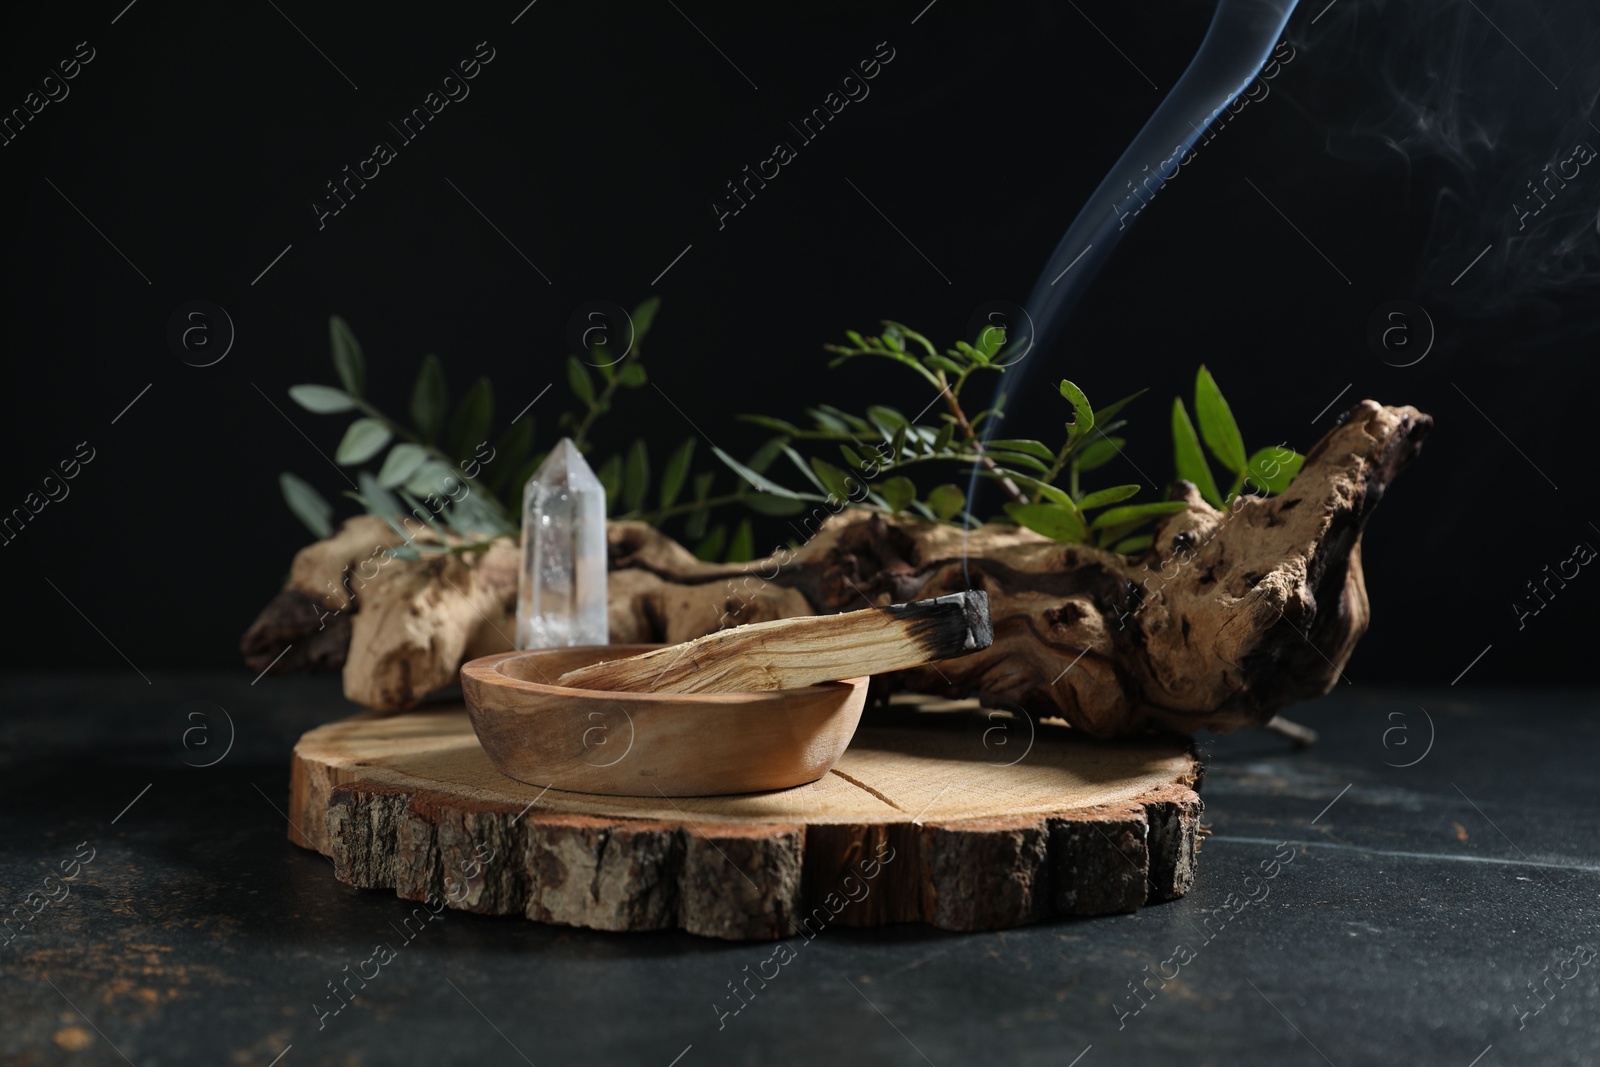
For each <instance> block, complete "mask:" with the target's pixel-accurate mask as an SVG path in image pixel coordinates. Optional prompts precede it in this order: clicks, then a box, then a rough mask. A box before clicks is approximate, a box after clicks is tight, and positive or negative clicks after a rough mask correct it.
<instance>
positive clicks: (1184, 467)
mask: <svg viewBox="0 0 1600 1067" xmlns="http://www.w3.org/2000/svg"><path fill="white" fill-rule="evenodd" d="M1172 449H1173V459H1174V461H1175V462H1176V463H1177V466H1178V477H1179V478H1182V479H1183V480H1184V481H1187V482H1193V483H1194V484H1195V487H1196V488H1198V489H1199V490H1200V495H1201V496H1202V497H1204V498H1205V501H1206V503H1208V504H1210V505H1211V506H1212V507H1214V508H1220V507H1221V506H1222V494H1221V493H1219V492H1217V480H1216V479H1215V478H1214V477H1212V475H1211V465H1210V464H1209V463H1207V462H1206V454H1205V453H1204V452H1202V451H1200V439H1199V438H1198V437H1196V436H1195V433H1194V423H1192V422H1190V421H1189V412H1188V409H1186V408H1185V407H1184V406H1183V398H1182V397H1173V399H1172Z"/></svg>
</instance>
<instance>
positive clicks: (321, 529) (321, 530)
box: [278, 471, 333, 538]
mask: <svg viewBox="0 0 1600 1067" xmlns="http://www.w3.org/2000/svg"><path fill="white" fill-rule="evenodd" d="M278 488H279V489H281V490H282V491H283V501H284V503H286V504H288V505H289V510H290V511H292V512H293V513H294V516H295V518H297V519H299V520H300V521H301V522H303V523H305V524H306V529H308V530H310V531H311V532H312V533H313V534H314V535H316V536H317V537H318V538H324V537H329V536H331V535H332V534H333V505H332V504H330V503H328V502H327V501H326V500H324V499H323V498H322V494H321V493H319V492H317V491H316V490H315V489H313V488H311V483H309V482H307V481H306V480H305V479H303V478H298V477H296V476H295V475H293V474H290V473H288V472H287V471H285V472H284V473H282V474H280V475H278Z"/></svg>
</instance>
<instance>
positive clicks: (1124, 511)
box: [1089, 500, 1189, 530]
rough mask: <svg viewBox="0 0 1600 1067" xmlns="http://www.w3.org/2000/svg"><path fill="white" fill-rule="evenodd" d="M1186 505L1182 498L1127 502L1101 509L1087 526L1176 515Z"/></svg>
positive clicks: (1096, 526) (1118, 524)
mask: <svg viewBox="0 0 1600 1067" xmlns="http://www.w3.org/2000/svg"><path fill="white" fill-rule="evenodd" d="M1188 506H1189V505H1188V504H1186V503H1184V502H1183V501H1182V500H1161V501H1157V502H1156V503H1153V504H1128V505H1127V506H1125V507H1120V508H1112V509H1111V510H1110V511H1102V512H1101V513H1100V514H1099V515H1097V516H1095V520H1094V522H1092V523H1090V524H1089V528H1090V529H1091V530H1104V529H1106V528H1107V527H1110V526H1120V525H1121V524H1123V523H1125V522H1134V521H1136V520H1144V519H1153V518H1155V517H1157V516H1159V515H1176V514H1177V513H1178V512H1180V511H1183V510H1184V509H1185V508H1187V507H1188Z"/></svg>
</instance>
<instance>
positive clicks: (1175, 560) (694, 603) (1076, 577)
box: [242, 400, 1433, 738]
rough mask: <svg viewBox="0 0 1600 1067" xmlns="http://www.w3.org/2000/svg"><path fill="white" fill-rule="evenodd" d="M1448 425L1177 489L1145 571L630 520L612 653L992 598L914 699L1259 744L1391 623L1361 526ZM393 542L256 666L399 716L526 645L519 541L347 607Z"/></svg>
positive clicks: (613, 594)
mask: <svg viewBox="0 0 1600 1067" xmlns="http://www.w3.org/2000/svg"><path fill="white" fill-rule="evenodd" d="M1432 424H1433V420H1432V419H1431V418H1430V417H1429V416H1427V415H1426V414H1424V413H1422V412H1420V411H1417V410H1416V409H1415V408H1410V407H1385V406H1383V405H1380V404H1377V403H1375V402H1373V401H1371V400H1363V401H1361V402H1360V403H1358V404H1356V405H1355V406H1354V407H1352V408H1351V409H1350V411H1349V413H1348V416H1347V417H1346V418H1345V419H1344V420H1343V421H1342V422H1341V423H1340V424H1339V425H1337V426H1335V427H1334V428H1333V429H1332V430H1330V431H1329V432H1328V433H1327V435H1326V436H1324V437H1323V438H1322V440H1321V441H1320V442H1318V443H1317V444H1316V446H1315V447H1313V448H1312V449H1310V451H1309V452H1308V453H1307V455H1306V461H1305V466H1304V467H1303V468H1302V469H1301V471H1300V473H1299V474H1298V475H1297V476H1296V478H1295V480H1294V482H1293V484H1292V485H1291V486H1290V487H1289V489H1288V490H1287V491H1286V492H1284V493H1283V494H1282V495H1280V496H1275V497H1271V498H1260V497H1254V496H1248V495H1247V496H1244V497H1240V498H1239V499H1238V501H1237V502H1236V504H1235V506H1230V507H1228V508H1226V509H1224V510H1220V511H1219V510H1217V509H1215V508H1212V507H1211V506H1210V505H1209V504H1207V503H1206V502H1205V501H1203V500H1202V499H1200V497H1199V494H1198V492H1197V491H1196V490H1195V488H1194V487H1193V486H1192V485H1188V483H1182V482H1180V483H1178V485H1177V487H1176V489H1175V490H1174V494H1173V495H1174V496H1175V497H1177V498H1181V499H1183V500H1185V501H1187V502H1188V504H1189V505H1190V506H1189V507H1188V508H1187V509H1186V510H1185V511H1183V512H1181V513H1179V514H1176V515H1171V516H1168V517H1166V518H1165V519H1164V520H1162V521H1160V522H1158V523H1157V524H1156V526H1155V528H1154V531H1153V533H1154V537H1155V541H1154V544H1153V545H1152V546H1151V547H1150V548H1149V549H1148V550H1147V551H1145V552H1143V553H1141V554H1139V555H1137V556H1122V555H1118V554H1116V553H1112V552H1108V551H1104V550H1101V549H1096V548H1093V547H1091V546H1088V545H1069V544H1058V543H1056V542H1054V541H1049V540H1046V539H1045V538H1044V537H1042V536H1040V535H1038V534H1036V533H1033V532H1031V531H1028V530H1019V529H1017V528H1016V527H1009V526H1003V525H987V526H984V527H982V528H980V529H977V530H972V531H962V530H958V529H956V528H954V527H951V526H944V525H938V524H934V523H928V522H923V521H921V520H917V519H909V518H893V519H890V520H887V521H886V520H885V519H883V518H882V517H880V516H877V515H872V516H866V517H862V516H860V515H859V514H857V513H853V512H848V511H847V512H844V513H842V514H839V515H837V516H832V515H831V514H830V511H829V509H828V508H826V507H823V506H819V507H817V508H816V509H815V510H814V511H813V512H812V513H810V514H809V515H806V516H802V517H800V518H798V519H797V520H796V521H795V523H794V526H795V528H796V529H797V530H800V531H801V532H802V533H803V535H804V538H805V543H804V544H803V545H802V546H801V547H800V548H798V549H796V550H794V551H789V550H787V549H783V550H779V552H778V553H777V554H776V555H774V556H772V557H769V558H767V559H763V560H755V561H752V562H750V563H721V564H714V563H706V562H703V561H700V560H698V559H696V558H695V557H694V556H693V554H692V553H690V552H689V550H688V549H686V548H684V547H683V546H681V545H679V544H677V543H676V542H674V541H673V540H672V539H671V538H669V537H667V536H666V535H665V534H663V533H661V532H660V531H658V530H654V529H652V528H651V527H649V526H646V525H644V524H643V523H637V522H613V523H611V525H610V529H609V534H608V536H609V544H610V572H609V577H608V604H609V614H610V627H611V630H610V632H611V640H613V641H615V642H618V643H623V644H627V643H646V642H661V643H668V644H674V643H678V642H681V641H687V640H690V639H693V638H696V637H700V636H702V635H704V634H707V633H711V632H713V631H716V630H719V629H721V628H724V627H726V626H729V625H730V624H731V623H730V620H731V622H732V623H738V624H741V625H742V624H747V623H758V622H763V621H767V620H771V619H783V618H790V617H793V616H797V615H815V614H826V613H831V612H837V611H843V610H847V609H852V608H860V607H862V606H863V605H864V604H869V603H870V604H872V605H876V606H882V605H885V604H890V603H901V602H904V601H909V600H917V599H920V598H925V597H932V596H939V595H943V594H947V593H953V592H966V591H968V590H981V591H983V592H986V593H987V594H988V597H989V605H990V612H991V615H992V618H993V622H994V643H993V645H992V646H991V647H989V648H988V649H986V650H983V651H981V652H976V653H974V654H972V655H968V656H964V657H962V658H961V659H960V660H959V661H958V662H957V663H955V664H951V665H948V666H947V665H937V666H930V667H919V668H913V669H911V670H907V671H902V672H900V673H898V674H896V675H895V678H894V680H895V684H896V685H897V686H899V687H901V688H905V689H910V690H914V691H919V692H924V693H932V694H937V695H940V696H969V695H972V694H974V693H976V694H980V695H981V696H982V697H983V698H984V700H985V702H986V703H991V704H1003V705H1011V706H1021V707H1023V708H1026V709H1027V710H1028V711H1029V712H1030V713H1032V714H1033V715H1035V716H1060V717H1062V718H1064V719H1066V720H1067V721H1068V722H1069V723H1071V724H1072V725H1073V726H1075V727H1077V728H1078V729H1080V730H1083V731H1084V732H1086V733H1089V734H1092V735H1094V736H1097V737H1108V738H1109V737H1125V736H1131V735H1137V734H1141V733H1144V732H1146V731H1148V730H1150V729H1152V728H1161V729H1176V730H1181V731H1185V732H1192V731H1195V730H1199V729H1202V728H1205V729H1210V730H1216V731H1229V730H1236V729H1239V728H1241V727H1246V726H1260V725H1263V724H1265V723H1268V722H1270V721H1271V720H1272V719H1273V717H1274V716H1275V715H1276V713H1277V712H1278V711H1279V710H1281V709H1283V708H1285V707H1287V706H1289V705H1290V704H1293V703H1294V702H1295V701H1297V700H1305V699H1309V698H1312V697H1317V696H1321V695H1322V694H1323V693H1326V692H1327V691H1328V690H1329V689H1330V688H1331V687H1332V686H1333V685H1335V684H1337V682H1338V679H1339V675H1340V671H1341V670H1342V669H1343V666H1344V664H1345V662H1346V661H1347V660H1348V659H1349V657H1350V654H1351V652H1352V651H1353V650H1354V648H1355V644H1356V642H1357V641H1358V640H1359V639H1360V637H1361V635H1362V634H1363V633H1364V632H1365V630H1366V627H1367V621H1368V618H1369V615H1370V610H1369V606H1368V602H1367V596H1366V588H1365V585H1364V584H1363V579H1362V569H1361V552H1362V529H1363V527H1364V525H1365V523H1366V521H1367V519H1368V518H1369V517H1370V516H1371V514H1372V511H1373V509H1374V508H1375V507H1376V506H1377V504H1378V502H1379V501H1380V500H1381V499H1382V498H1383V496H1384V494H1385V493H1386V492H1387V491H1388V489H1389V487H1390V485H1391V484H1392V483H1393V481H1394V479H1395V478H1396V477H1397V476H1398V474H1399V473H1400V471H1401V470H1403V469H1404V468H1405V467H1406V466H1407V465H1408V464H1409V463H1410V462H1411V460H1412V459H1413V458H1414V457H1415V456H1416V455H1417V453H1418V451H1419V450H1420V449H1421V447H1422V443H1423V440H1424V438H1425V437H1426V436H1427V433H1428V430H1429V428H1430V427H1431V426H1432ZM393 541H394V535H393V533H392V532H390V531H389V530H388V528H387V526H386V525H385V524H384V522H383V520H382V519H380V518H377V517H375V516H360V517H358V518H356V519H352V520H350V522H349V523H347V524H346V525H345V527H344V528H342V529H341V530H340V531H339V532H338V533H336V534H335V535H334V536H333V537H331V538H329V539H327V540H324V541H320V542H318V543H316V544H314V545H311V546H308V547H307V548H305V549H304V550H302V551H301V553H300V555H299V556H298V557H297V558H296V561H295V567H294V570H293V572H292V574H291V578H290V581H289V584H288V586H287V587H286V588H285V590H284V591H283V592H282V593H281V594H280V595H279V597H278V598H277V599H276V600H274V601H273V602H272V603H271V604H270V605H268V607H267V608H266V609H265V610H264V611H263V612H262V614H261V616H260V618H258V619H257V621H256V623H255V624H254V625H252V627H251V628H250V630H249V632H247V633H246V635H245V638H244V641H243V645H242V648H243V651H244V653H245V655H246V661H247V662H248V663H249V664H251V666H252V668H253V669H255V670H262V669H265V668H267V667H269V666H272V665H273V664H276V666H274V667H273V669H274V670H278V671H282V670H290V669H301V668H307V667H311V668H315V667H319V666H322V667H326V666H331V665H335V664H337V663H340V662H342V663H343V664H344V667H345V691H346V694H347V695H348V696H350V698H351V699H353V700H356V701H358V702H361V703H364V704H366V705H367V706H369V707H378V708H384V709H397V708H404V707H410V706H412V705H414V704H416V703H417V702H418V701H419V700H421V699H422V698H423V697H424V696H425V695H426V694H428V693H429V692H432V691H433V690H435V689H438V688H440V687H442V686H444V685H446V684H448V683H449V682H450V681H452V680H454V677H455V672H456V668H457V667H458V666H459V665H460V663H461V662H462V661H463V659H465V658H470V657H472V656H474V655H487V654H488V653H490V652H493V651H496V650H497V649H503V648H509V646H510V640H509V638H507V637H506V635H507V634H509V633H511V632H512V629H511V626H510V623H509V622H508V621H507V620H508V619H509V618H510V615H511V612H512V609H513V608H514V606H515V603H516V580H515V576H516V561H517V554H516V546H515V545H514V544H512V543H511V542H509V541H507V542H505V543H504V544H502V545H499V546H496V547H495V548H493V549H490V550H489V551H487V552H485V553H483V554H482V555H481V557H478V556H474V557H472V558H471V559H465V558H460V557H451V559H452V560H453V561H455V562H452V563H450V564H448V565H444V564H439V563H436V562H434V561H426V562H424V563H416V564H412V563H404V562H398V561H397V562H390V563H387V564H386V565H384V566H383V567H382V569H381V570H380V571H378V573H377V574H376V575H375V576H374V577H373V578H372V579H371V580H370V581H369V582H367V583H366V584H365V585H362V586H361V587H360V588H359V589H358V590H357V591H356V593H355V595H354V596H353V597H350V596H344V595H336V594H337V593H338V591H339V590H341V589H342V588H343V587H344V586H349V585H354V584H358V579H360V578H362V577H364V575H365V574H366V573H367V571H370V570H375V569H376V568H375V567H370V566H369V567H367V568H366V570H362V569H361V564H362V563H363V562H364V561H366V560H368V559H369V558H370V557H371V555H372V553H373V551H374V547H373V546H374V545H378V546H380V548H379V551H381V545H383V544H389V543H393ZM1396 549H1397V550H1403V546H1396ZM352 572H353V573H354V574H355V575H356V578H354V579H353V578H351V577H350V575H351V574H352ZM341 576H344V578H343V582H344V586H341V585H340V584H339V583H340V581H341ZM447 579H448V580H447ZM369 611H370V612H373V613H374V617H373V618H372V619H369V620H366V621H363V617H364V616H365V615H366V614H367V613H368V612H369ZM330 612H340V614H335V615H331V616H330V615H329V613H330ZM352 614H353V618H354V622H353V623H350V624H346V623H345V622H344V620H347V619H350V618H352ZM324 627H327V629H324ZM346 627H347V628H348V636H347V637H346V636H345V633H346ZM463 634H464V635H465V636H462V635H463ZM341 641H343V642H346V645H347V648H348V655H347V656H346V657H341V656H340V655H339V653H340V650H341V646H340V642H341ZM280 655H281V656H282V657H283V658H282V659H281V660H278V659H277V658H276V657H279V656H280Z"/></svg>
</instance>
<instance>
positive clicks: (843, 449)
mask: <svg viewBox="0 0 1600 1067" xmlns="http://www.w3.org/2000/svg"><path fill="white" fill-rule="evenodd" d="M839 454H840V455H842V456H844V461H845V462H846V463H848V464H850V466H851V467H852V468H854V469H856V470H860V469H861V468H862V467H865V466H866V463H864V462H863V461H862V459H861V454H860V453H859V452H857V451H856V450H855V449H853V448H851V447H850V446H849V445H840V446H839Z"/></svg>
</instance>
